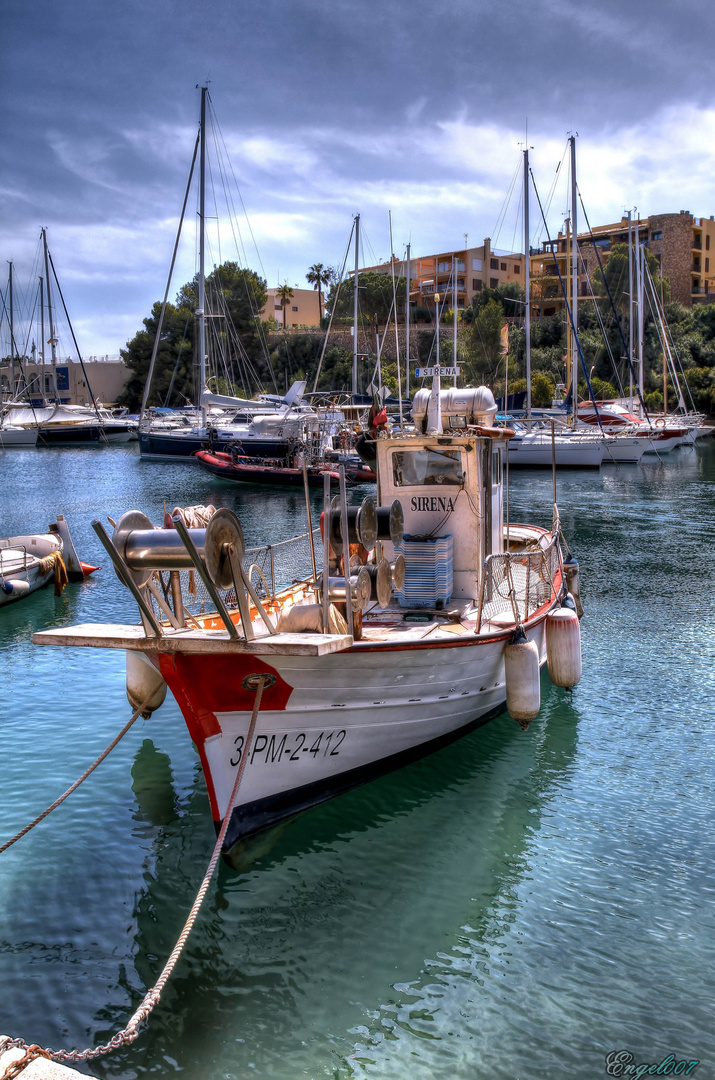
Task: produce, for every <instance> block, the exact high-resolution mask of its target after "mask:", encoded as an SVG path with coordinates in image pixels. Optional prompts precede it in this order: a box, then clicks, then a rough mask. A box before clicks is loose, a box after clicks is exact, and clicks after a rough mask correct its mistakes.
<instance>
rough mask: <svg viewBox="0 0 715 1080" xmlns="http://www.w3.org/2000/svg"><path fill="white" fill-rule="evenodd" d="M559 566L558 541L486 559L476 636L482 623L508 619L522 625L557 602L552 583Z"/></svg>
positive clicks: (553, 539) (554, 540) (552, 538)
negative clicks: (502, 618) (538, 611)
mask: <svg viewBox="0 0 715 1080" xmlns="http://www.w3.org/2000/svg"><path fill="white" fill-rule="evenodd" d="M559 565H560V551H559V545H558V537H556V536H552V537H551V539H550V541H549V543H548V545H547V546H546V547H542V546H538V547H535V548H534V549H533V550H525V551H512V552H501V553H498V554H495V555H488V556H487V558H486V559H485V560H484V572H483V574H482V584H481V589H480V593H479V615H478V619H477V632H479V631H480V630H481V627H482V623H483V622H489V621H490V620H492V619H495V618H497V617H498V616H500V615H509V616H511V618H512V619H513V620H514V622H525V621H526V620H527V619H528V618H529V617H530V616H531V615H533V614H534V612H535V611H537V610H538V608H540V607H542V606H543V605H544V604H547V603H549V602H550V601H553V600H555V599H556V595H557V593H556V589H555V587H554V581H555V580H556V574H557V572H558V570H559Z"/></svg>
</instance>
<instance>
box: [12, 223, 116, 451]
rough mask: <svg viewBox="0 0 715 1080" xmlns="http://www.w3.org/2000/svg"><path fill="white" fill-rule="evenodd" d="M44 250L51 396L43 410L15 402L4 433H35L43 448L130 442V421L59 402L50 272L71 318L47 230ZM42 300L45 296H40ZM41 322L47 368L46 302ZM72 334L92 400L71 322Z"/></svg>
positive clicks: (95, 408) (41, 407) (43, 232)
mask: <svg viewBox="0 0 715 1080" xmlns="http://www.w3.org/2000/svg"><path fill="white" fill-rule="evenodd" d="M41 238H42V246H43V253H44V261H45V275H46V291H47V313H48V317H49V323H50V337H49V345H50V348H51V350H52V352H51V355H52V366H51V369H50V370H51V380H52V392H51V393H52V396H51V397H50V398H49V400H48V396H47V393H46V388H45V387H44V386H42V393H43V400H44V404H43V405H42V406H40V407H33V406H32V405H30V406H29V407H28V406H26V405H24V404H22V403H21V402H19V401H16V402H13V404H12V407H11V408H8V410H7V412H6V414H5V417H4V421H3V429H6V430H8V431H10V430H18V431H24V432H33V431H34V438H35V440H36V441H37V442H38V444H39V445H40V446H93V445H95V446H96V445H107V444H109V443H113V442H128V441H129V440H130V439H131V438H133V437H134V431H133V425H132V423H131V422H130V421H127V420H122V419H120V418H114V417H111V416H107V415H106V414H105V415H104V416H103V415H102V414H101V413H100V410H99V407H98V406H97V405H96V404H95V405H94V407H93V408H89V407H87V406H84V405H70V404H66V403H63V402H62V401H61V400H60V391H59V387H58V383H57V342H58V338H57V333H56V326H55V319H54V312H53V307H52V290H51V282H50V268H51V269H52V273H53V277H54V280H55V284H56V285H57V288H58V291H59V294H60V298H61V300H62V306H63V308H64V311H65V315H66V316H67V320H68V322H69V314H68V312H67V308H66V306H65V303H64V297H63V296H62V290H61V289H60V285H59V281H58V279H57V274H56V272H55V268H54V264H53V262H52V256H51V254H50V252H49V249H48V246H47V230H46V229H42V231H41ZM41 296H42V293H41ZM40 305H41V318H42V325H43V329H42V336H41V340H42V342H43V345H42V358H43V366H44V302H43V300H42V299H41V301H40ZM69 326H70V333H71V334H72V340H73V341H74V345H75V348H76V349H77V355H78V357H79V362H80V364H81V365H82V370H83V374H84V377H85V381H86V383H87V388H88V390H89V393H90V396H91V392H92V391H91V386H90V383H89V377H88V375H87V372H86V369H85V368H84V362H83V360H82V356H81V353H80V351H79V347H78V345H77V340H76V338H75V336H74V330H73V328H72V324H71V322H69Z"/></svg>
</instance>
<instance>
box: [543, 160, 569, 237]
mask: <svg viewBox="0 0 715 1080" xmlns="http://www.w3.org/2000/svg"><path fill="white" fill-rule="evenodd" d="M568 150H569V142H568V139H567V140H566V142H565V144H564V152H563V154H562V155H561V160H560V161H559V162H558V163H557V165H556V169H555V171H554V178H553V180H552V181H551V187H550V188H549V192H548V195H547V196H546V216H547V217H548V215H549V214H550V213H551V204H552V203H553V200H554V195H555V194H556V185H557V184H558V182H559V178H560V176H561V170H562V168H563V164H564V160H565V158H566V154H567V153H568ZM543 232H544V226H543V224H542V225H540V226H539V231H538V233H537V242H538V243H540V242H541V237H542V236H543Z"/></svg>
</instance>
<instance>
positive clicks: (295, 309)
mask: <svg viewBox="0 0 715 1080" xmlns="http://www.w3.org/2000/svg"><path fill="white" fill-rule="evenodd" d="M297 310H298V308H297V307H292V308H291V311H297ZM346 603H347V601H346Z"/></svg>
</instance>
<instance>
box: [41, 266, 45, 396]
mask: <svg viewBox="0 0 715 1080" xmlns="http://www.w3.org/2000/svg"><path fill="white" fill-rule="evenodd" d="M40 364H41V365H42V375H41V376H40V393H41V394H42V396H43V398H44V396H45V282H44V279H43V278H42V277H41V278H40Z"/></svg>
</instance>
